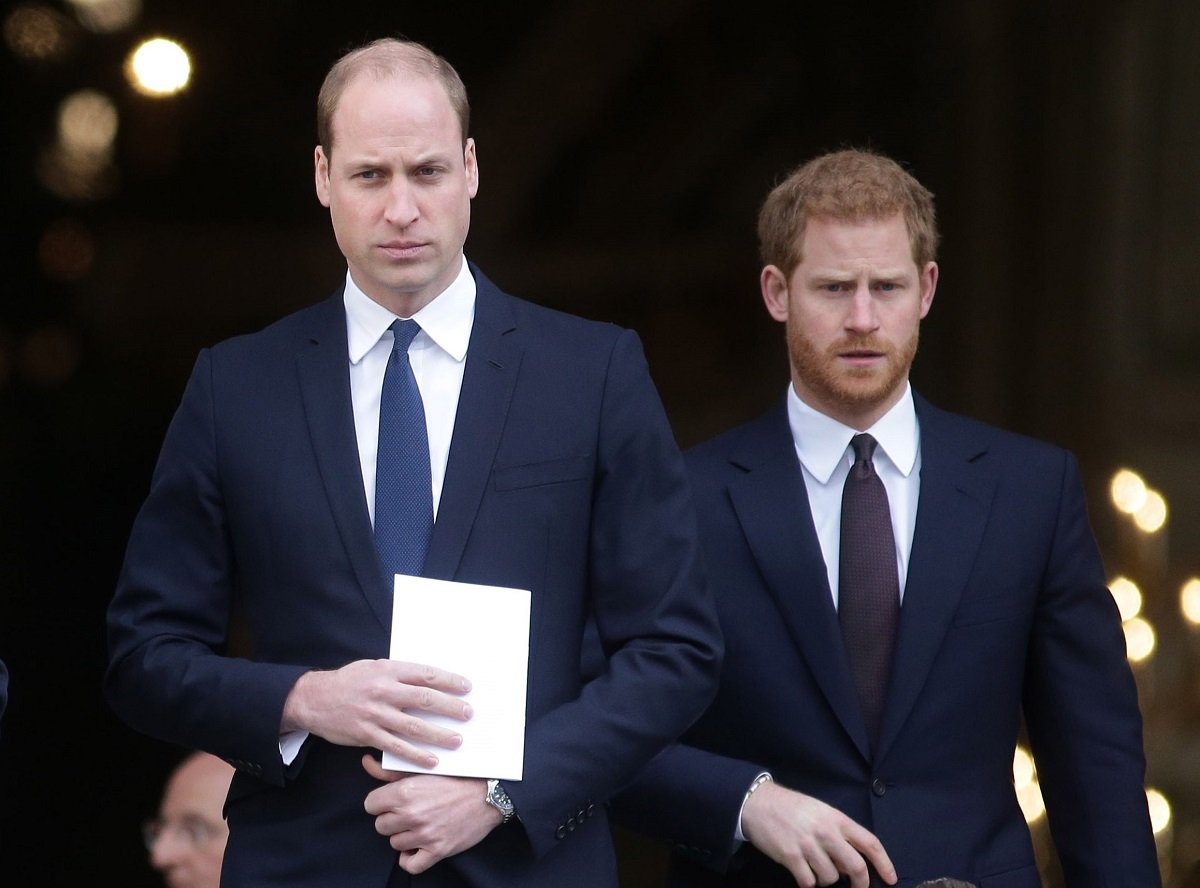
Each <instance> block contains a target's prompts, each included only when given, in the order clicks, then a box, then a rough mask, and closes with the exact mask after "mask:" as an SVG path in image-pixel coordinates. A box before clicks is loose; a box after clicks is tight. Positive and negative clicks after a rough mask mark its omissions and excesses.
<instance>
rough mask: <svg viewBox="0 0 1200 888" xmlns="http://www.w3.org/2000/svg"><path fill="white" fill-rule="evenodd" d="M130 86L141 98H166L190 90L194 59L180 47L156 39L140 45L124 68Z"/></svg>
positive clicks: (162, 39) (170, 41)
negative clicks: (144, 96) (188, 87)
mask: <svg viewBox="0 0 1200 888" xmlns="http://www.w3.org/2000/svg"><path fill="white" fill-rule="evenodd" d="M125 74H126V77H127V78H128V79H129V83H130V84H131V85H132V86H133V88H134V89H136V90H137V91H138V92H140V93H141V94H142V95H146V96H152V97H156V98H163V97H166V96H173V95H175V94H176V93H178V92H180V91H182V90H184V89H186V88H187V85H188V81H190V80H191V76H192V60H191V58H190V56H189V55H188V53H187V50H185V49H184V48H183V47H182V46H181V45H180V44H178V43H176V42H175V41H174V40H168V39H167V38H165V37H155V38H154V39H153V40H147V41H145V42H144V43H142V44H141V45H139V46H138V47H137V48H136V49H135V50H134V51H133V52H132V53H131V54H130V56H129V60H128V62H127V63H126V66H125Z"/></svg>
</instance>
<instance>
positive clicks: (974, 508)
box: [879, 396, 996, 758]
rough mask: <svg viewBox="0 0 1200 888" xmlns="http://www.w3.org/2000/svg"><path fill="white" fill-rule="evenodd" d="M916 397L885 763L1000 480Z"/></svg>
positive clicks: (973, 445)
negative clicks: (908, 539) (907, 537)
mask: <svg viewBox="0 0 1200 888" xmlns="http://www.w3.org/2000/svg"><path fill="white" fill-rule="evenodd" d="M914 397H915V401H916V407H917V419H918V422H919V423H920V434H921V482H920V483H921V491H920V496H919V499H918V501H917V523H916V527H915V529H914V532H913V544H912V552H911V555H910V557H909V567H908V579H907V581H906V583H905V587H904V604H903V607H901V609H900V628H899V637H898V639H897V643H896V660H895V664H894V666H893V668H892V683H891V687H890V689H889V691H888V700H887V708H886V710H885V712H884V718H883V725H882V728H881V734H880V745H879V757H880V758H881V757H882V756H883V755H884V754H886V753H887V750H888V747H889V746H890V745H891V743H892V742H893V741H894V740H895V738H896V735H897V734H898V733H899V731H900V729H901V728H902V727H903V725H904V721H905V719H907V718H908V715H909V713H910V712H911V711H912V708H913V706H914V704H915V703H916V700H917V697H918V696H919V695H920V693H921V689H922V687H923V686H924V684H925V680H926V678H927V677H928V675H929V670H930V668H931V667H932V665H933V661H934V658H935V657H936V656H937V653H938V651H939V649H940V648H941V646H942V641H943V639H944V638H945V635H946V632H947V630H948V629H949V626H950V622H951V620H952V619H953V616H954V613H955V611H956V610H957V608H958V604H959V601H960V599H961V598H962V594H963V590H964V588H965V586H966V583H967V579H968V578H969V576H970V571H971V565H972V564H973V563H974V560H975V554H976V552H977V550H978V549H979V545H980V542H981V540H982V539H983V533H984V529H985V527H986V524H987V517H988V510H989V508H990V505H991V501H992V495H993V493H994V491H995V485H996V479H995V476H994V473H993V472H992V471H991V469H990V467H989V465H988V463H987V461H986V459H983V458H982V457H983V456H984V455H985V454H986V452H987V448H986V444H985V443H984V442H983V441H982V439H979V438H975V439H972V438H971V437H969V436H967V435H965V434H964V428H965V427H964V428H959V427H956V424H955V420H954V419H953V417H951V416H950V415H948V414H946V413H943V412H942V411H940V410H938V409H937V408H935V407H933V406H931V405H930V404H929V403H928V402H926V401H924V400H923V399H922V398H919V397H916V396H914Z"/></svg>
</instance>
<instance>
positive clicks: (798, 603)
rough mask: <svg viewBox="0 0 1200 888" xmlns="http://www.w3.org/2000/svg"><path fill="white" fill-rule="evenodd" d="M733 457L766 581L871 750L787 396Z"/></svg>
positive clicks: (820, 679)
mask: <svg viewBox="0 0 1200 888" xmlns="http://www.w3.org/2000/svg"><path fill="white" fill-rule="evenodd" d="M730 461H731V462H732V463H733V464H734V465H736V466H738V467H739V468H740V469H742V470H743V472H744V473H745V474H743V475H741V476H740V477H737V478H735V480H734V481H733V482H732V483H731V484H730V485H729V495H730V499H731V501H732V503H733V509H734V512H735V513H736V514H737V517H738V521H739V522H740V523H741V526H742V530H743V532H744V533H745V536H746V540H747V542H748V543H749V545H750V549H751V551H752V552H753V554H754V558H755V560H756V561H757V563H758V566H759V569H760V570H761V571H762V575H763V577H764V579H765V580H766V584H767V588H768V589H769V590H770V592H771V595H772V596H773V597H774V598H775V602H776V605H777V606H778V608H779V610H780V613H781V614H782V615H783V621H784V624H785V625H786V627H787V629H788V632H789V633H790V634H791V635H792V637H793V639H794V640H795V642H796V647H797V649H798V650H799V651H800V653H801V655H802V656H803V657H804V658H805V660H807V661H808V665H809V669H810V670H811V671H812V674H813V676H814V678H815V679H816V682H817V684H818V685H819V686H820V687H821V690H822V691H823V692H824V694H825V697H826V699H827V700H828V701H829V705H830V706H831V707H832V708H833V711H834V712H835V713H836V714H837V717H838V720H839V721H840V722H841V723H842V726H843V727H844V728H845V730H846V733H847V734H849V735H850V737H851V738H852V739H853V740H854V743H855V745H856V746H858V748H859V750H860V752H861V753H862V754H863V756H864V757H866V756H868V742H867V733H866V725H865V723H864V721H863V717H862V712H861V710H860V709H859V705H858V698H857V696H856V695H855V691H854V685H853V682H852V681H851V678H850V665H849V661H848V659H847V657H846V649H845V646H844V645H843V644H842V635H841V628H840V627H839V625H838V621H837V612H836V611H835V610H834V607H833V596H832V594H831V593H830V591H829V574H828V572H827V570H826V567H825V559H824V556H823V555H822V554H821V546H820V543H819V542H818V540H817V533H816V529H815V526H814V524H813V519H812V512H811V510H810V507H809V503H808V492H807V490H806V489H805V486H804V477H803V474H802V470H801V468H800V464H799V461H798V460H797V458H796V451H795V447H794V445H793V443H792V436H791V431H790V430H789V427H788V421H787V407H786V401H783V402H781V403H780V405H779V407H778V408H776V409H774V410H772V411H770V412H769V413H767V414H766V415H765V416H763V417H762V418H761V419H759V420H758V421H757V422H755V423H753V424H752V425H750V426H749V427H748V428H747V434H746V436H745V437H744V438H743V439H742V441H741V442H740V444H739V447H738V449H737V450H736V451H735V452H734V453H733V454H731V456H730Z"/></svg>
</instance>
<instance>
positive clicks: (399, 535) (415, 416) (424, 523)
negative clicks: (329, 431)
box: [375, 320, 433, 580]
mask: <svg viewBox="0 0 1200 888" xmlns="http://www.w3.org/2000/svg"><path fill="white" fill-rule="evenodd" d="M391 330H392V333H393V334H394V335H395V342H394V344H393V346H392V354H391V355H390V356H389V358H388V364H387V370H386V371H385V372H384V375H383V391H382V393H381V395H380V402H379V452H378V454H377V456H376V458H375V545H376V546H377V547H378V549H379V558H380V561H381V562H382V563H383V569H384V573H385V575H386V576H387V577H388V578H389V580H390V579H391V576H392V575H393V574H409V575H411V576H419V575H420V573H421V569H422V567H424V565H425V551H426V549H428V548H429V536H430V534H431V533H432V532H433V485H432V482H431V480H430V471H429V435H428V433H427V431H426V428H425V405H424V403H423V402H422V401H421V391H420V389H418V388H417V380H416V377H415V376H413V372H412V365H411V364H410V363H409V361H408V347H409V345H411V344H412V341H413V338H414V337H415V336H416V335H417V334H418V333H420V332H421V327H420V325H419V324H418V323H417V322H416V321H414V320H407V321H395V322H394V323H393V324H392V326H391Z"/></svg>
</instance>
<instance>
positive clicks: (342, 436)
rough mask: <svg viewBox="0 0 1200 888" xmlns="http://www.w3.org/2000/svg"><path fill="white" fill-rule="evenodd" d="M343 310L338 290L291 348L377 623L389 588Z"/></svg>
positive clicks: (321, 465) (311, 426)
mask: <svg viewBox="0 0 1200 888" xmlns="http://www.w3.org/2000/svg"><path fill="white" fill-rule="evenodd" d="M349 365H350V358H349V353H348V350H347V345H346V312H345V308H344V305H343V302H342V295H341V292H340V291H339V292H338V293H337V294H336V295H335V296H334V297H332V298H331V299H329V300H327V301H326V302H325V303H323V304H322V305H321V306H320V307H319V308H318V310H317V312H316V314H315V316H314V323H313V325H312V327H311V329H310V331H309V336H308V338H307V339H306V340H305V341H303V342H302V343H300V346H299V349H298V351H297V353H296V369H297V372H298V374H299V379H300V393H301V399H302V401H303V403H304V416H305V421H306V422H307V423H308V433H309V435H310V436H311V438H312V446H313V452H314V453H315V454H316V459H317V467H318V470H319V471H320V475H321V483H322V485H324V488H325V495H326V497H328V499H329V504H330V507H331V509H332V512H333V519H334V522H335V523H336V525H337V528H338V532H339V534H340V535H341V538H342V545H343V546H345V547H346V552H347V553H348V555H349V558H350V563H351V564H352V565H353V567H354V574H355V576H356V577H357V578H358V582H359V586H360V587H361V588H362V591H363V594H364V595H365V596H366V598H367V601H368V602H369V603H370V605H371V609H372V610H373V611H374V612H375V616H376V617H377V618H378V619H379V622H380V624H381V625H383V626H384V627H385V628H386V629H388V630H389V631H390V629H391V625H392V590H391V588H389V587H388V585H387V582H386V581H385V579H384V576H383V572H382V569H381V567H380V564H379V554H378V552H377V551H376V549H375V536H374V533H373V531H372V530H371V516H370V513H369V512H368V511H367V498H366V493H365V492H364V491H363V480H362V467H361V466H360V465H359V460H358V439H357V438H356V436H355V431H354V408H353V406H352V404H351V398H350V373H349V369H348V368H349Z"/></svg>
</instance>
